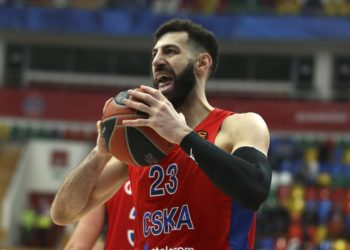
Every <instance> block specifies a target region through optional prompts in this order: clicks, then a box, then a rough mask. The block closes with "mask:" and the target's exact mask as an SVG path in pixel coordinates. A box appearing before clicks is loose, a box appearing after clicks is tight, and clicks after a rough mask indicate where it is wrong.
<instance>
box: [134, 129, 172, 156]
mask: <svg viewBox="0 0 350 250" xmlns="http://www.w3.org/2000/svg"><path fill="white" fill-rule="evenodd" d="M133 128H134V129H136V130H137V131H139V132H140V133H141V134H142V135H143V136H144V137H146V138H147V140H148V141H149V142H151V143H152V145H153V146H154V147H155V148H156V149H158V150H159V151H160V152H162V153H163V154H164V155H167V152H165V151H164V150H163V149H162V148H160V147H158V145H157V144H156V143H154V141H153V138H152V137H150V136H148V134H147V133H145V132H144V131H143V130H142V129H140V128H138V127H133ZM141 128H142V127H141Z"/></svg>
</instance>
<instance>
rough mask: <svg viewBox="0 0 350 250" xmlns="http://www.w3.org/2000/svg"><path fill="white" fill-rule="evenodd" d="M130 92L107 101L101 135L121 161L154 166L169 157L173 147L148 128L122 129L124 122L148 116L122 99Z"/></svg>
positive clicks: (124, 127) (125, 127)
mask: <svg viewBox="0 0 350 250" xmlns="http://www.w3.org/2000/svg"><path fill="white" fill-rule="evenodd" d="M125 98H129V94H128V92H127V91H123V92H120V93H119V94H118V95H117V96H116V97H114V98H111V99H109V100H108V101H107V102H106V105H105V108H104V110H103V116H102V133H103V136H104V139H105V143H106V146H107V148H108V150H109V151H110V152H111V154H112V155H114V156H115V157H116V158H118V159H119V160H121V161H123V162H125V163H127V164H130V165H138V166H145V165H150V164H154V163H156V162H158V161H160V160H161V159H162V158H164V157H165V156H166V155H168V154H169V153H170V152H171V151H172V150H173V148H174V144H172V143H170V142H168V141H167V140H165V139H164V138H163V137H161V136H160V135H159V134H157V133H156V132H155V131H154V130H153V129H151V128H149V127H130V126H123V125H122V121H123V120H129V119H139V118H147V116H148V115H147V114H146V113H143V112H140V111H137V110H134V109H131V108H128V107H126V106H125V105H124V104H123V100H124V99H125Z"/></svg>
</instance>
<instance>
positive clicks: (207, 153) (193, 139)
mask: <svg viewBox="0 0 350 250" xmlns="http://www.w3.org/2000/svg"><path fill="white" fill-rule="evenodd" d="M180 146H181V147H182V149H183V150H184V151H185V152H186V153H187V154H188V155H190V156H192V157H193V158H194V159H195V161H196V162H197V163H198V166H199V167H200V168H201V169H202V170H203V172H204V173H205V174H206V175H207V176H208V177H209V179H210V180H211V181H212V182H213V183H214V184H215V185H216V186H217V187H218V188H219V189H220V190H221V191H223V192H224V193H226V194H227V195H229V196H231V197H232V198H233V199H234V200H237V201H239V202H240V203H241V204H242V205H243V206H244V207H246V208H249V209H252V210H257V209H258V208H259V207H260V205H261V204H262V202H263V201H264V200H265V199H266V197H267V195H268V193H269V190H270V185H271V168H270V165H269V162H268V160H267V158H266V156H265V155H264V154H263V153H261V152H260V151H258V150H256V149H254V148H249V147H243V148H239V149H238V150H236V151H235V153H234V154H233V155H231V154H229V153H227V152H225V151H224V150H221V149H220V148H218V147H217V146H215V145H213V144H212V143H210V142H208V141H206V140H204V139H202V138H200V137H199V136H198V135H197V134H195V133H194V132H191V133H190V134H188V135H187V136H186V137H185V138H184V140H183V141H182V142H181V144H180Z"/></svg>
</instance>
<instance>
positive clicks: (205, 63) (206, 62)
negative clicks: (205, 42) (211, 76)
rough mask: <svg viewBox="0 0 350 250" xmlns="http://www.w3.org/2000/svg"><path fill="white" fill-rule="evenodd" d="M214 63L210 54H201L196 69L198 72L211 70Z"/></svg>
mask: <svg viewBox="0 0 350 250" xmlns="http://www.w3.org/2000/svg"><path fill="white" fill-rule="evenodd" d="M212 63H213V60H212V58H211V56H210V55H209V53H201V54H199V56H198V58H197V60H196V62H195V67H196V69H197V70H209V69H210V66H211V65H212Z"/></svg>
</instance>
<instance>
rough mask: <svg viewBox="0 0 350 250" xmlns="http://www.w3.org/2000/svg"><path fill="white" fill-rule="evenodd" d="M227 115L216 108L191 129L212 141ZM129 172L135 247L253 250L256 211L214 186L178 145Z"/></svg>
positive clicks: (148, 248) (152, 249)
mask: <svg viewBox="0 0 350 250" xmlns="http://www.w3.org/2000/svg"><path fill="white" fill-rule="evenodd" d="M231 114H232V112H228V111H224V110H220V109H214V110H213V111H212V112H210V114H209V115H208V116H207V117H206V118H205V119H204V120H203V121H202V122H201V123H200V124H199V125H198V126H197V127H196V128H195V131H196V132H197V133H198V134H199V135H200V136H201V137H202V138H204V139H206V140H208V141H210V142H212V143H214V141H215V138H216V135H217V133H218V131H219V129H220V127H221V124H222V122H223V120H224V119H225V118H226V117H227V116H229V115H231ZM216 167H220V166H216ZM129 173H130V180H131V187H132V192H133V198H134V205H135V208H136V213H137V215H136V225H135V249H138V250H178V249H186V250H193V249H196V250H216V249H220V250H228V249H235V250H236V249H247V250H248V249H253V245H254V237H255V213H254V212H253V211H251V210H247V209H245V208H243V207H241V206H240V205H239V204H238V203H236V202H235V201H234V200H233V199H232V198H231V197H229V196H227V195H225V194H224V193H223V192H221V191H220V190H219V189H218V188H217V187H216V186H214V184H213V183H212V182H211V181H210V180H209V179H208V177H207V176H206V175H205V174H204V172H203V171H202V170H201V169H200V168H199V167H198V166H197V164H196V163H195V162H194V161H193V160H192V159H191V158H190V157H189V156H188V155H187V154H186V153H185V152H184V151H183V150H182V149H181V148H180V147H179V146H177V147H176V148H175V149H174V150H173V152H172V153H170V154H169V155H168V156H166V157H165V158H164V159H162V160H161V161H160V162H159V163H157V164H154V165H151V166H146V167H137V166H129Z"/></svg>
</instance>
